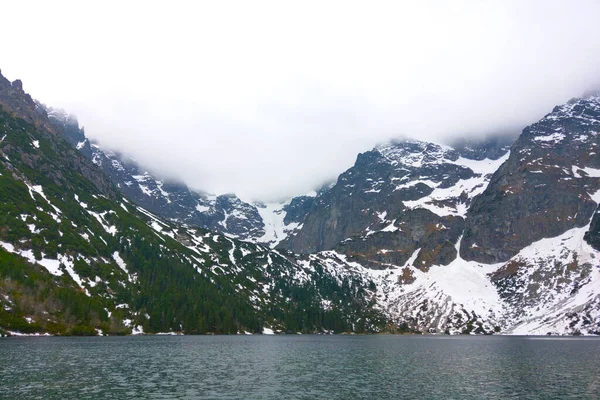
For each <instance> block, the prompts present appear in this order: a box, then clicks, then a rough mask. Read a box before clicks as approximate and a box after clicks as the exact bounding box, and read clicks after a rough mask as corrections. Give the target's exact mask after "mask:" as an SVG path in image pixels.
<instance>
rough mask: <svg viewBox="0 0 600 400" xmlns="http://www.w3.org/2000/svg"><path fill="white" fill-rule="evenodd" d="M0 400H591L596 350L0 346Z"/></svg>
mask: <svg viewBox="0 0 600 400" xmlns="http://www.w3.org/2000/svg"><path fill="white" fill-rule="evenodd" d="M0 398H2V399H4V398H6V399H30V398H39V399H133V398H145V399H146V398H147V399H173V398H176V399H294V398H295V399H315V398H319V399H373V398H375V399H395V398H403V399H511V398H514V399H562V398H564V399H599V398H600V340H599V339H587V338H586V339H577V338H562V339H556V338H554V339H552V338H524V337H499V336H494V337H435V336H428V337H418V336H312V335H305V336H185V337H156V336H148V337H105V338H7V339H1V340H0Z"/></svg>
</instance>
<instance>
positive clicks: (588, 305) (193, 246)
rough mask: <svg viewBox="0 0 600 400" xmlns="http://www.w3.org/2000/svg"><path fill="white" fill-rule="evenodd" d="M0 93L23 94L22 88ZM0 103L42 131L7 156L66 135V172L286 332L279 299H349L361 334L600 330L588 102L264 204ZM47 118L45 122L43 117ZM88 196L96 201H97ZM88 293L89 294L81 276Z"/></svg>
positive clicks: (407, 149) (595, 136) (409, 145)
mask: <svg viewBox="0 0 600 400" xmlns="http://www.w3.org/2000/svg"><path fill="white" fill-rule="evenodd" d="M6 90H7V93H9V94H11V93H17V92H18V93H20V92H22V88H21V85H20V82H17V83H16V84H15V85H14V87H13V86H7V88H6ZM4 99H5V100H4V101H5V103H4V105H5V106H6V107H7V108H9V109H11V110H17V111H18V113H19V115H20V116H21V118H22V119H23V120H25V121H28V122H30V123H34V125H36V127H37V128H38V129H39V130H40V132H41V135H42V136H40V138H37V137H38V136H36V135H37V133H36V134H35V135H34V136H32V138H33V139H32V140H33V142H31V143H33V144H31V143H29V142H27V143H24V144H23V143H20V142H18V140H19V137H18V136H17V137H12V136H10V134H9V133H7V135H9V139H10V141H8V139H7V142H6V143H4V144H3V145H2V148H3V149H6V152H5V154H6V155H9V152H10V151H13V152H14V151H15V149H14V146H17V143H20V144H19V145H22V146H29V147H31V146H33V147H34V148H38V147H37V146H41V148H42V150H44V146H45V143H46V142H44V140H46V139H47V138H45V139H44V137H43V135H44V133H50V134H53V133H52V132H54V134H60V135H62V136H63V137H65V138H66V139H67V140H68V141H69V142H70V143H71V144H72V146H73V147H75V149H77V150H79V152H81V153H82V154H83V155H85V156H86V157H88V159H89V160H91V162H90V163H86V162H83V161H81V160H80V159H79V158H77V157H74V158H73V160H74V161H73V163H72V164H69V165H70V167H69V168H71V167H73V168H76V169H77V171H80V173H81V174H82V176H84V177H85V178H86V179H87V180H89V181H90V182H91V183H92V184H93V186H94V187H95V189H94V190H97V191H99V192H100V193H104V194H105V196H106V197H107V198H108V199H115V198H120V197H119V196H122V195H124V196H125V197H126V198H128V199H129V201H130V202H131V205H125V204H124V203H122V204H123V206H124V207H125V210H130V209H131V208H132V207H133V209H132V211H134V213H135V214H136V215H135V218H140V217H141V218H143V219H145V220H146V225H147V227H149V228H151V229H152V231H153V233H154V235H158V237H160V238H162V239H159V240H163V241H168V240H174V241H176V242H178V243H180V244H181V245H182V246H183V249H184V250H181V251H184V252H185V254H186V255H187V257H188V258H189V259H188V261H189V262H190V263H192V264H194V261H193V260H194V257H197V255H200V254H202V257H203V260H205V261H202V263H205V264H206V265H209V264H210V267H209V268H210V270H211V272H212V273H213V274H215V275H214V276H213V275H211V276H213V279H217V277H218V279H221V280H222V281H220V282H221V283H222V284H225V283H224V282H229V283H228V284H227V285H229V284H231V285H233V286H231V287H237V288H238V289H239V290H240V291H241V293H245V295H248V296H250V297H249V300H250V302H251V303H252V304H254V305H256V302H257V301H259V302H261V305H262V306H261V310H262V312H266V313H267V314H264V315H268V316H269V318H271V319H272V320H273V321H274V322H275V321H276V323H278V324H281V326H286V327H285V328H284V329H285V330H288V331H289V330H290V329H293V327H294V326H296V325H297V324H298V323H299V322H298V321H299V319H298V318H300V319H301V318H303V317H301V315H304V314H302V313H300V312H299V311H298V309H295V308H291V307H286V306H285V304H286V302H287V301H288V300H291V301H292V302H295V303H294V304H295V306H297V307H300V308H302V307H305V306H307V304H308V303H306V301H309V302H315V301H316V303H315V304H316V305H315V304H312V303H311V304H312V305H311V307H312V306H315V307H317V309H318V310H320V311H319V312H332V313H337V312H342V311H340V310H343V312H347V313H350V311H349V310H351V309H352V307H353V305H352V299H356V301H357V302H358V303H357V306H359V309H360V313H359V314H360V315H361V316H360V317H358V314H352V315H350V314H348V315H344V317H343V320H344V324H345V325H344V326H345V327H346V328H348V327H351V328H352V329H355V328H357V329H358V330H365V326H364V325H361V324H363V323H364V321H365V318H366V319H367V320H369V321H370V322H369V324H368V327H367V328H368V329H367V330H378V329H382V328H381V327H382V324H384V323H383V322H382V319H381V318H382V317H381V316H385V319H386V321H387V323H388V324H387V329H389V330H391V331H397V330H400V331H407V332H416V331H418V332H436V333H443V332H447V333H505V334H548V333H550V334H600V207H599V204H600V157H599V156H598V147H599V146H600V135H599V132H600V97H599V96H598V95H595V94H590V95H587V96H584V97H581V98H575V99H573V100H571V101H569V102H567V103H566V104H563V105H560V106H557V107H556V108H555V109H554V110H553V111H552V112H551V113H550V114H548V115H546V116H545V117H544V118H542V119H541V120H540V121H539V122H537V123H535V124H532V125H531V126H529V127H527V128H525V129H524V130H523V132H522V134H521V135H520V136H518V137H512V136H510V135H497V136H493V137H488V138H484V139H469V140H460V141H456V142H455V143H452V146H448V145H442V144H435V143H428V142H423V141H418V140H409V139H403V140H395V141H391V142H389V143H385V144H382V145H380V146H377V147H375V148H374V149H372V150H370V151H367V152H365V153H362V154H359V155H358V157H357V160H356V163H355V165H354V166H353V167H352V168H350V169H348V170H347V171H345V172H343V173H342V174H340V176H339V177H338V179H337V181H336V182H334V183H333V184H331V185H327V186H324V187H323V188H321V189H320V190H318V191H316V192H314V193H309V194H307V195H304V196H299V197H295V198H293V199H290V200H288V201H285V202H281V203H267V204H264V203H258V202H256V203H253V202H249V201H243V200H241V199H239V198H238V197H237V196H235V195H220V196H212V195H208V194H205V193H200V192H197V191H194V190H192V189H190V188H188V187H187V186H186V185H185V184H184V183H181V182H172V181H168V180H165V179H162V178H160V177H159V176H158V175H155V174H153V173H150V172H149V171H150V170H152V168H144V167H142V166H139V165H138V164H137V163H135V162H134V161H132V160H130V159H127V158H126V157H124V156H123V155H121V154H119V153H118V152H112V151H110V150H108V149H104V148H102V147H101V146H99V145H98V144H91V143H89V141H88V139H87V138H86V137H85V134H84V132H83V130H82V129H81V128H80V127H79V124H78V122H77V120H76V118H74V117H72V116H68V115H67V114H66V113H63V112H61V111H60V110H53V109H49V108H45V107H42V106H41V105H39V104H38V105H37V107H34V108H32V107H30V102H31V98H27V97H23V96H12V97H11V96H8V97H5V98H4ZM6 99H8V100H6ZM0 100H2V99H1V98H0ZM0 104H2V103H1V102H0ZM46 111H47V112H48V118H47V120H46V119H44V118H41V117H40V115H42V116H43V115H45V112H46ZM36 138H37V139H36ZM36 143H37V145H36ZM11 146H13V147H11ZM10 154H21V153H20V152H17V153H10ZM10 157H11V159H12V158H13V157H15V156H12V155H10ZM7 160H8V159H7ZM27 160H29V159H27ZM32 160H33V159H32ZM27 162H29V161H27ZM31 162H33V161H31ZM5 163H6V162H5ZM25 164H27V163H25ZM6 165H12V164H10V163H9V164H6ZM92 167H93V168H92ZM7 168H9V167H7ZM23 168H25V167H23ZM61 168H63V167H61ZM98 170H101V171H102V172H103V174H97V171H98ZM48 173H49V174H53V173H54V174H56V172H53V170H52V169H48ZM51 176H54V175H51ZM107 177H108V178H107ZM59 178H60V176H58V175H57V176H56V179H59ZM60 179H62V178H60ZM111 182H112V184H114V185H115V186H112V184H111ZM30 186H31V188H36V187H37V186H39V185H37V186H36V185H30ZM44 189H45V188H44ZM31 190H33V191H34V192H35V190H34V189H31ZM90 190H91V189H90ZM30 193H31V191H30ZM76 194H78V196H80V197H82V198H83V196H86V195H85V191H82V190H78V191H77V192H76ZM40 196H41V194H40ZM31 198H32V199H33V200H34V201H36V202H38V203H39V202H42V200H43V199H42V198H41V197H39V196H36V195H35V194H32V195H31ZM86 198H87V200H86V201H85V204H86V205H88V206H89V207H95V206H93V204H94V203H95V202H96V200H92V199H90V197H89V196H87V197H86ZM52 201H53V204H54V202H56V203H57V204H60V202H61V201H63V200H61V199H60V198H54V199H52ZM78 202H79V200H78ZM134 203H137V205H135V206H133V204H134ZM37 206H39V207H41V205H39V204H38V205H37ZM96 206H97V207H99V205H96ZM24 207H25V206H24ZM27 207H29V206H27ZM81 207H83V206H81ZM34 208H35V206H34ZM46 208H47V207H46ZM49 211H50V212H52V210H49ZM89 211H93V212H96V211H95V209H91V208H90V209H89ZM104 211H106V212H107V213H108V212H109V211H107V210H104ZM113 211H114V212H115V213H116V214H115V215H119V216H120V218H124V219H125V220H128V219H129V218H130V216H121V214H119V213H120V212H121V211H120V210H118V212H117V210H113ZM128 212H129V211H128ZM54 214H56V213H54ZM88 214H89V212H88ZM97 214H98V215H99V217H98V218H100V219H98V222H100V223H104V225H106V227H107V228H109V229H110V227H111V226H113V225H115V226H116V224H113V225H111V224H109V222H111V221H112V222H115V221H114V220H113V217H111V216H110V215H112V214H110V213H109V214H105V215H104V216H102V215H100V214H99V213H97ZM48 215H50V216H51V217H52V215H51V214H48ZM85 215H87V214H85ZM90 215H92V214H90ZM92 216H93V215H92ZM57 217H59V216H58V215H57ZM104 217H107V218H109V219H110V221H108V220H104V219H103V218H104ZM15 218H16V219H15V221H16V222H15V221H14V224H19V222H18V221H19V218H20V217H18V216H16V217H15ZM39 218H41V217H39ZM59 218H60V217H59ZM94 218H96V217H94ZM163 218H164V219H163ZM22 222H23V223H25V222H27V223H28V224H29V225H32V228H27V226H29V225H26V226H25V225H24V226H25V228H24V229H23V231H24V234H27V236H31V235H33V236H35V235H39V234H40V232H38V231H39V227H38V224H37V223H35V222H32V221H31V220H30V219H27V218H26V221H22ZM104 225H101V227H104ZM197 227H199V228H197ZM95 228H98V226H96V227H95ZM63 229H66V228H63ZM103 229H105V228H103ZM144 229H145V228H144ZM202 229H209V230H210V231H214V232H216V233H210V231H204V230H202ZM105 230H106V229H105ZM36 232H37V233H36ZM61 232H63V230H61ZM92 232H96V231H95V230H94V229H92ZM100 232H101V231H100ZM136 235H137V234H136ZM107 238H108V240H107V243H105V246H106V247H107V249H108V248H110V249H111V250H112V247H111V246H112V245H113V243H112V242H110V240H111V239H110V238H109V237H107ZM54 239H55V240H56V241H57V242H59V243H60V239H59V238H56V237H54ZM238 239H242V240H244V241H245V242H240V241H238ZM21 240H23V239H21ZM36 240H37V239H36ZM248 242H254V243H262V244H265V245H268V246H263V245H260V244H259V245H256V244H252V243H248ZM4 243H7V244H6V246H4V249H5V251H9V252H12V253H13V254H17V253H18V254H21V253H23V252H24V253H23V254H26V255H27V254H29V253H26V252H27V251H28V250H27V248H24V247H22V246H21V245H20V244H18V241H17V242H15V241H13V242H10V243H9V242H8V241H5V242H4ZM23 243H25V242H23ZM27 243H28V242H27ZM36 243H37V245H38V246H39V245H40V243H39V242H36ZM46 243H49V242H46ZM98 245H99V246H100V247H103V246H102V245H101V244H98ZM171 245H172V244H171ZM11 246H12V247H11ZM123 246H124V245H121V247H123ZM159 247H160V246H159ZM7 249H8V250H7ZM106 251H108V250H106ZM112 251H114V250H112ZM119 251H121V250H119ZM190 251H191V252H192V253H189V252H190ZM107 254H108V253H107ZM119 254H120V253H119ZM192 256H193V257H192ZM86 257H87V256H86ZM88 258H89V257H88ZM57 260H58V259H57ZM107 261H108V262H110V260H107ZM125 261H127V260H125ZM65 271H66V272H67V273H70V272H69V270H68V269H65ZM139 273H140V277H142V276H143V275H142V274H143V273H144V271H143V270H140V271H139ZM250 278H252V279H250ZM140 279H141V278H140ZM82 282H87V281H86V280H85V279H83V280H82ZM83 287H85V289H87V290H92V289H91V288H92V286H91V283H90V284H89V285H86V284H84V286H82V288H83ZM227 287H229V286H227ZM313 287H314V288H317V289H316V290H317V293H316V294H315V293H313V292H312V290H313V289H311V288H313ZM273 292H274V293H276V294H275V295H273ZM261 293H262V294H264V295H269V298H268V300H265V299H264V298H263V295H261ZM258 299H260V300H258ZM307 299H308V300H307ZM317 303H318V304H317ZM132 304H133V303H132ZM336 304H337V306H335V305H336ZM342 305H343V306H344V307H342ZM334 306H335V307H337V308H335V307H334ZM277 307H279V308H280V309H276V308H277ZM331 307H334V308H331ZM284 309H285V312H284V311H282V310H284ZM267 310H268V311H267ZM286 313H287V314H286ZM290 315H294V317H290ZM336 315H337V314H336ZM131 316H132V317H133V316H135V317H137V318H139V319H140V321H142V320H143V318H140V314H136V315H133V314H131ZM361 321H362V322H361ZM146 323H147V321H146ZM303 326H305V325H303ZM346 328H345V329H346Z"/></svg>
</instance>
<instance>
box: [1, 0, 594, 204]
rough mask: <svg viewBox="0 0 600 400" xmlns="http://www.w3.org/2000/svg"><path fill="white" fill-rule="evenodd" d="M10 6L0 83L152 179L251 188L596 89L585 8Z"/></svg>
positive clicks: (309, 177)
mask: <svg viewBox="0 0 600 400" xmlns="http://www.w3.org/2000/svg"><path fill="white" fill-rule="evenodd" d="M12 3H14V4H11V5H9V6H8V7H7V6H4V11H3V12H5V13H6V15H11V16H13V17H14V18H8V19H5V20H4V21H3V24H2V26H0V34H2V37H5V38H8V37H10V38H11V40H10V41H8V43H6V42H5V43H4V44H3V48H4V49H3V52H2V57H1V58H0V68H2V71H3V73H4V74H5V75H6V76H7V77H8V78H9V79H16V78H21V79H22V80H23V81H24V85H25V89H26V90H27V91H28V92H30V93H31V94H32V95H33V97H35V98H38V99H39V100H41V101H43V102H45V103H47V104H49V105H52V106H57V107H63V108H65V109H67V110H68V111H70V112H73V113H75V114H76V115H77V116H78V118H79V120H80V122H81V123H82V124H83V125H85V127H86V133H87V134H88V136H90V137H93V138H96V139H98V140H99V141H100V142H101V143H102V144H104V145H106V146H109V147H113V148H117V149H119V150H121V151H123V152H125V153H127V154H130V155H131V156H133V157H134V158H135V159H137V160H138V161H139V162H141V163H142V164H146V165H149V166H151V167H152V168H153V169H154V170H155V171H159V172H160V173H162V174H163V175H165V176H170V177H176V178H179V179H183V180H184V181H185V182H187V183H188V184H189V185H191V186H193V187H195V188H199V189H203V190H206V191H209V192H216V193H222V192H236V193H239V194H241V195H242V196H245V197H246V198H250V199H275V198H283V197H287V196H292V195H297V194H301V193H303V192H307V191H309V190H311V189H312V188H314V187H315V186H317V185H319V184H321V183H323V182H324V181H326V180H329V179H332V178H335V177H336V176H337V175H338V174H339V173H340V172H342V171H343V170H345V169H346V168H348V167H349V166H351V165H352V163H353V162H354V160H355V158H356V155H357V153H359V152H362V151H366V150H368V149H370V148H371V147H373V146H374V145H376V144H377V143H380V142H382V141H385V140H388V139H390V138H394V137H400V136H409V137H415V138H420V139H427V140H435V141H447V140H449V139H450V138H452V137H460V136H465V135H483V134H487V133H490V132H496V131H502V130H510V129H515V127H521V128H522V127H524V126H526V125H527V124H530V123H532V122H535V121H536V120H538V119H539V118H540V117H542V116H543V115H544V114H546V113H547V112H549V111H550V110H551V109H552V107H553V106H554V105H556V104H559V103H562V102H564V101H566V100H568V99H569V98H570V97H574V96H577V95H579V94H581V93H582V92H584V91H585V90H587V89H590V88H593V87H599V85H598V83H599V82H600V73H599V72H598V71H600V68H599V67H600V35H598V34H597V28H596V26H597V16H598V15H600V3H599V2H597V1H571V2H564V1H533V2H521V1H512V2H481V1H464V2H453V4H452V5H448V4H446V2H443V3H441V2H440V3H441V4H440V3H437V2H418V4H402V5H400V4H398V2H389V3H379V2H375V3H374V4H369V5H368V6H367V4H366V3H363V4H362V5H353V4H350V3H348V2H318V3H317V2H315V3H310V2H308V3H302V4H299V5H297V6H296V7H293V6H291V5H289V4H282V2H214V3H218V4H206V3H205V4H204V5H202V6H200V5H196V6H194V5H192V4H189V3H192V2H185V3H184V2H181V3H180V2H164V3H151V4H148V2H144V3H136V2H127V3H126V5H123V4H120V3H118V2H110V1H109V2H103V3H102V4H101V5H97V6H93V7H91V6H89V5H88V4H85V2H61V1H58V2H52V3H51V4H49V3H47V2H40V3H35V2H34V4H35V5H32V4H31V2H12ZM15 32H19V33H18V34H15Z"/></svg>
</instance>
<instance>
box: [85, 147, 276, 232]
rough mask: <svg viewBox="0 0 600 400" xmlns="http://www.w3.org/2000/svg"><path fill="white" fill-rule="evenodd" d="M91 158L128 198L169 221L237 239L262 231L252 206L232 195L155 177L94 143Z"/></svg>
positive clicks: (262, 227)
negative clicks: (216, 194)
mask: <svg viewBox="0 0 600 400" xmlns="http://www.w3.org/2000/svg"><path fill="white" fill-rule="evenodd" d="M92 161H93V162H94V163H95V164H96V165H98V166H99V167H100V168H101V169H102V170H103V171H104V173H105V174H106V175H107V176H108V177H109V178H110V179H111V180H112V181H113V182H114V183H115V184H116V185H117V186H118V187H119V188H120V189H121V190H122V191H123V193H124V194H125V195H126V196H127V197H128V198H130V199H132V200H133V201H135V202H136V203H137V204H139V205H140V206H142V207H144V208H146V209H148V210H150V211H152V212H155V213H156V214H158V215H161V216H163V217H165V218H168V219H170V220H172V221H176V222H180V223H184V224H186V225H189V226H198V227H202V228H206V229H210V230H213V231H216V232H221V233H227V234H230V235H233V236H235V237H237V238H240V239H250V238H256V237H260V236H262V235H263V234H264V224H263V222H262V219H261V217H260V215H259V213H258V211H257V209H256V207H255V206H254V205H251V204H248V203H245V202H243V201H242V200H240V199H239V198H237V197H236V196H235V195H231V194H228V195H221V196H211V195H208V194H205V193H201V192H197V191H194V190H192V189H190V188H189V187H188V186H187V185H186V184H185V183H183V182H178V181H173V180H165V179H160V178H157V177H155V176H154V175H153V174H151V173H150V172H148V171H147V170H146V169H143V168H142V167H140V166H139V165H138V164H137V163H136V162H134V161H133V160H130V159H127V158H125V157H123V156H122V155H120V154H116V153H113V152H111V151H108V150H103V149H101V148H100V147H99V146H97V145H92Z"/></svg>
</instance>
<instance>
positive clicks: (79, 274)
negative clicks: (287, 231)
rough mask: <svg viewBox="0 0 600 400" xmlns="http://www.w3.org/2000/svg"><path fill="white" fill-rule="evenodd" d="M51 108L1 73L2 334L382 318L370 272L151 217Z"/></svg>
mask: <svg viewBox="0 0 600 400" xmlns="http://www.w3.org/2000/svg"><path fill="white" fill-rule="evenodd" d="M53 118H55V117H54V116H53V114H52V113H51V114H50V116H49V115H48V114H47V113H46V111H45V110H44V109H43V108H41V107H40V106H39V104H38V103H36V102H34V101H33V100H32V99H31V97H30V96H28V95H26V94H25V93H24V92H23V90H22V86H21V84H20V82H13V83H11V82H9V81H8V80H6V79H5V78H4V77H1V76H0V274H1V276H2V279H1V280H0V333H2V334H6V333H7V332H8V333H10V332H13V333H31V334H33V333H38V334H44V333H49V334H59V335H65V334H66V335H69V334H75V335H81V334H97V333H104V334H124V333H140V332H185V333H206V332H215V333H236V332H244V331H246V332H262V331H263V330H266V331H268V330H269V329H272V330H276V331H283V332H294V333H295V332H298V331H300V332H317V331H324V330H327V331H335V332H343V331H357V332H364V331H380V330H382V329H384V328H385V326H386V324H387V320H386V318H385V316H384V315H383V313H382V312H381V311H380V310H379V309H378V308H377V304H376V300H375V295H374V293H373V289H372V284H371V282H370V281H365V280H363V276H361V275H358V274H351V273H347V274H340V273H338V272H337V271H335V270H332V268H331V267H330V266H329V265H328V264H326V263H325V262H323V261H322V260H320V259H317V258H310V257H302V256H297V255H294V254H291V253H289V252H283V251H277V250H271V249H269V248H268V247H265V246H262V245H255V244H251V243H246V242H240V241H238V240H235V239H232V238H229V237H226V236H224V235H220V234H216V233H213V232H210V231H207V230H205V229H202V228H196V227H188V226H185V225H181V224H178V223H174V222H171V221H168V220H165V219H163V218H160V217H157V216H156V215H154V214H153V213H151V212H149V211H148V210H146V209H144V208H143V207H141V206H140V205H137V204H134V203H132V202H131V201H130V200H128V199H127V198H126V197H125V196H124V195H123V192H122V191H121V190H120V189H119V188H118V187H117V186H115V185H113V184H112V183H111V182H110V180H109V179H108V177H107V176H106V175H105V174H104V173H103V172H102V170H101V169H99V167H98V165H97V164H95V163H93V162H92V161H91V160H90V159H88V158H86V156H85V155H84V154H82V153H81V152H80V151H78V149H77V147H80V146H77V145H76V146H73V145H71V144H70V143H69V142H68V141H67V140H66V138H65V137H68V136H69V135H71V136H72V137H73V139H75V140H79V139H81V137H79V138H78V137H77V136H76V135H72V133H73V132H75V130H72V131H71V133H69V132H66V131H67V128H68V127H65V126H60V125H56V124H55V123H54V121H52V119H53ZM70 121H71V122H72V123H71V124H70V125H71V126H72V127H75V123H74V122H73V120H72V119H70ZM63 129H64V131H63ZM92 149H93V147H92ZM79 150H81V148H80V149H79ZM369 288H371V289H369Z"/></svg>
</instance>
